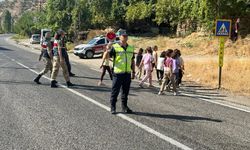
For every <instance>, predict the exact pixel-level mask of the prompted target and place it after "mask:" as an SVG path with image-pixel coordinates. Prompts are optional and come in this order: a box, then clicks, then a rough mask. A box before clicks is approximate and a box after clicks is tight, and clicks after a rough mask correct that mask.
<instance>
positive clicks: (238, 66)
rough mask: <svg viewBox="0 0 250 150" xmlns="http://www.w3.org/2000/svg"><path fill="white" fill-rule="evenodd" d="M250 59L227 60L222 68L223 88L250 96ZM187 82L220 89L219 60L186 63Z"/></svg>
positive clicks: (189, 61)
mask: <svg viewBox="0 0 250 150" xmlns="http://www.w3.org/2000/svg"><path fill="white" fill-rule="evenodd" d="M249 66H250V59H245V58H227V59H226V60H225V61H224V66H223V68H222V88H223V89H226V90H228V91H230V92H233V93H237V94H240V95H247V96H250V78H249V74H250V69H249ZM184 78H185V80H187V81H195V82H198V83H201V84H204V85H208V86H211V87H214V88H217V87H218V60H217V59H205V60H202V59H201V60H188V61H186V71H185V76H184Z"/></svg>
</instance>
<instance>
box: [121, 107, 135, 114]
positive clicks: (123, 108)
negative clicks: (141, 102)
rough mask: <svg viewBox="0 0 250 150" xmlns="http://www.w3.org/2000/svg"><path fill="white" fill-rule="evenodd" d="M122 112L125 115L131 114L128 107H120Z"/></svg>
mask: <svg viewBox="0 0 250 150" xmlns="http://www.w3.org/2000/svg"><path fill="white" fill-rule="evenodd" d="M122 112H124V113H127V114H132V113H133V111H132V110H131V109H130V108H129V107H128V106H124V105H122Z"/></svg>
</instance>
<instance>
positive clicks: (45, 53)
mask: <svg viewBox="0 0 250 150" xmlns="http://www.w3.org/2000/svg"><path fill="white" fill-rule="evenodd" d="M50 40H51V37H50V32H47V33H46V34H45V40H44V41H43V42H42V51H41V55H40V57H39V61H40V60H41V57H42V58H43V61H44V64H45V68H44V69H43V70H42V71H41V72H40V73H39V74H38V76H37V77H36V78H35V79H34V82H36V83H37V84H41V82H40V81H39V80H40V78H41V77H42V76H43V75H44V74H46V73H47V72H48V71H50V73H51V72H52V58H53V56H52V44H51V41H50Z"/></svg>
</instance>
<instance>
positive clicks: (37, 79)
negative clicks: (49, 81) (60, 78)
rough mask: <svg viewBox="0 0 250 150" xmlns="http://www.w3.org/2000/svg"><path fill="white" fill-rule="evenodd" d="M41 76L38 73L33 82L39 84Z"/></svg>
mask: <svg viewBox="0 0 250 150" xmlns="http://www.w3.org/2000/svg"><path fill="white" fill-rule="evenodd" d="M41 77H42V75H40V74H39V75H38V76H37V77H36V78H35V79H34V82H36V84H41V82H40V81H39V80H40V78H41Z"/></svg>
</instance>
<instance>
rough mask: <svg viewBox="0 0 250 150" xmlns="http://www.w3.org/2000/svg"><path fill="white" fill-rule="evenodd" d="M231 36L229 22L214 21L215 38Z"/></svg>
mask: <svg viewBox="0 0 250 150" xmlns="http://www.w3.org/2000/svg"><path fill="white" fill-rule="evenodd" d="M230 35H231V20H226V19H218V20H216V32H215V36H230Z"/></svg>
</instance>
